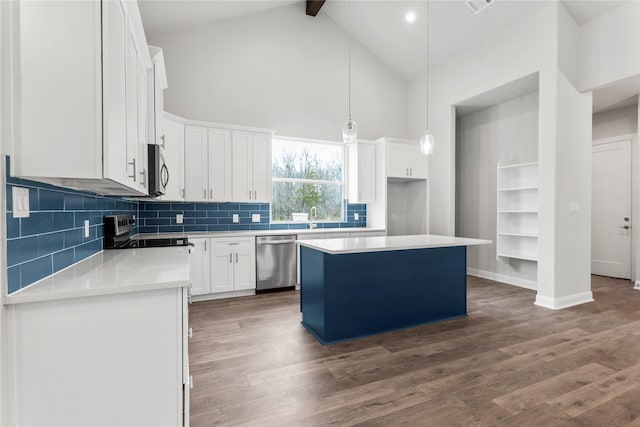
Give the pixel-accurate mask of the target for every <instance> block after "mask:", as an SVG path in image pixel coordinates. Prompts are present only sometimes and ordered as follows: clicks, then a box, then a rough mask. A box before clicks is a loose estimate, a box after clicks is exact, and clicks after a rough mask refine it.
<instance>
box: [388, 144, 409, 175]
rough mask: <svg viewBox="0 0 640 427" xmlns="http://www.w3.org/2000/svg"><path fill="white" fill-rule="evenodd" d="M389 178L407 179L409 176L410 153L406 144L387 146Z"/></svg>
mask: <svg viewBox="0 0 640 427" xmlns="http://www.w3.org/2000/svg"><path fill="white" fill-rule="evenodd" d="M386 152H387V153H386V155H387V176H391V177H397V178H406V177H408V176H409V164H408V162H407V158H408V156H409V153H408V151H407V146H406V145H404V144H393V143H388V144H387V150H386Z"/></svg>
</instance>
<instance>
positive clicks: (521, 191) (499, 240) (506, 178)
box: [496, 162, 539, 261]
mask: <svg viewBox="0 0 640 427" xmlns="http://www.w3.org/2000/svg"><path fill="white" fill-rule="evenodd" d="M538 190H539V188H538V162H528V163H518V164H514V165H498V169H497V182H496V191H497V198H496V199H497V200H496V202H497V203H496V204H497V206H496V211H497V213H498V214H497V215H496V216H497V224H496V226H497V230H499V231H498V232H497V236H496V254H497V256H498V258H500V257H502V258H511V259H518V260H524V261H538V215H537V214H538V206H539V202H538V196H539V194H538Z"/></svg>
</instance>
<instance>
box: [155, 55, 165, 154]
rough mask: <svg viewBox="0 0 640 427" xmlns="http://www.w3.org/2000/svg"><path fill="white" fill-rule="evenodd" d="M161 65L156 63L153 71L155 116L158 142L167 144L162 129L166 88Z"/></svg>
mask: <svg viewBox="0 0 640 427" xmlns="http://www.w3.org/2000/svg"><path fill="white" fill-rule="evenodd" d="M158 66H159V65H157V64H154V67H153V69H154V72H153V80H154V83H153V92H154V93H153V100H154V106H153V108H154V116H155V137H156V142H155V143H156V144H162V145H164V144H166V142H164V141H163V140H162V138H163V135H164V133H163V132H162V130H163V129H164V125H163V123H162V122H163V120H164V90H163V89H162V83H160V75H159V72H158V70H157V68H158Z"/></svg>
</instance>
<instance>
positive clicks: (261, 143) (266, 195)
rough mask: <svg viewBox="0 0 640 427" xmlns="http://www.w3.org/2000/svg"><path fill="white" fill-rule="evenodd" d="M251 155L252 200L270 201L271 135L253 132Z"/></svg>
mask: <svg viewBox="0 0 640 427" xmlns="http://www.w3.org/2000/svg"><path fill="white" fill-rule="evenodd" d="M251 155H252V157H253V165H252V166H253V167H252V170H251V175H252V176H251V178H252V182H253V198H252V200H255V201H260V202H265V203H268V202H271V164H272V161H271V135H268V134H259V133H255V134H253V141H252V150H251Z"/></svg>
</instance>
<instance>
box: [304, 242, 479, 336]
mask: <svg viewBox="0 0 640 427" xmlns="http://www.w3.org/2000/svg"><path fill="white" fill-rule="evenodd" d="M297 243H298V245H300V309H301V312H302V325H303V326H304V327H305V328H307V330H308V331H309V332H311V334H313V335H314V336H315V337H316V338H317V339H318V341H320V342H321V343H322V344H331V343H335V342H339V341H345V340H350V339H354V338H360V337H364V336H368V335H373V334H378V333H382V332H388V331H393V330H397V329H402V328H407V327H411V326H417V325H421V324H425V323H431V322H437V321H442V320H447V319H453V318H456V317H461V316H466V313H467V281H466V274H467V271H466V268H467V252H466V250H467V249H466V247H467V246H473V245H484V244H490V243H491V241H490V240H480V239H466V238H459V237H450V236H436V235H415V236H388V237H362V238H358V237H356V238H347V239H327V240H301V241H297Z"/></svg>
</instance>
